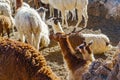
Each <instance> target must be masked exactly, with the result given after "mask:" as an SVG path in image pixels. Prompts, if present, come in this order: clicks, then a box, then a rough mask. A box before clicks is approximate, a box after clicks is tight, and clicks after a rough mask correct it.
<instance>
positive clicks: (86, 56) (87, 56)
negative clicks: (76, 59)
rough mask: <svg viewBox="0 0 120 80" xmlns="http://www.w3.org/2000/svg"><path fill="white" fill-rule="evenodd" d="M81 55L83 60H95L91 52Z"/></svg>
mask: <svg viewBox="0 0 120 80" xmlns="http://www.w3.org/2000/svg"><path fill="white" fill-rule="evenodd" d="M82 56H83V59H84V60H88V61H94V60H95V58H94V55H93V53H91V54H89V55H88V54H84V55H83V54H82Z"/></svg>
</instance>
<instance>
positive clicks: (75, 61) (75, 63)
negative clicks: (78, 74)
mask: <svg viewBox="0 0 120 80" xmlns="http://www.w3.org/2000/svg"><path fill="white" fill-rule="evenodd" d="M59 44H60V47H61V49H62V55H63V57H64V60H65V61H66V64H67V67H68V68H69V70H71V71H75V70H76V69H78V68H80V67H82V66H84V65H85V64H86V61H85V60H83V59H79V58H77V57H76V56H75V55H73V54H72V52H71V49H70V48H69V45H68V42H67V40H66V39H61V40H60V41H59Z"/></svg>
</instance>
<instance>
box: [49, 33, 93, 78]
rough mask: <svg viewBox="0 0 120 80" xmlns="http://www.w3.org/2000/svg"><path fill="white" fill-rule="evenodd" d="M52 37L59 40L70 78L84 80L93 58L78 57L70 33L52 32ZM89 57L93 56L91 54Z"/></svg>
mask: <svg viewBox="0 0 120 80" xmlns="http://www.w3.org/2000/svg"><path fill="white" fill-rule="evenodd" d="M51 38H52V39H53V40H55V41H58V42H59V45H60V47H61V50H62V55H63V59H64V61H65V64H66V66H67V69H68V78H69V79H68V80H82V74H83V73H84V72H86V71H87V70H88V68H89V65H90V64H91V60H88V59H81V58H77V56H76V55H75V54H74V53H72V50H71V48H72V47H71V45H70V43H69V39H68V35H65V34H64V33H56V34H51ZM82 42H83V41H81V44H82ZM83 55H84V54H83ZM89 57H93V56H91V55H90V56H89ZM86 58H87V57H86ZM90 59H92V58H90Z"/></svg>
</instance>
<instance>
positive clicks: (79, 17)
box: [75, 9, 82, 28]
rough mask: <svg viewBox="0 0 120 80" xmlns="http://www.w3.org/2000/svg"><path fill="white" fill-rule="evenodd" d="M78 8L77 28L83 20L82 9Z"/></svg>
mask: <svg viewBox="0 0 120 80" xmlns="http://www.w3.org/2000/svg"><path fill="white" fill-rule="evenodd" d="M77 10H78V11H77V14H78V22H77V24H76V26H75V28H77V27H78V25H79V24H80V22H81V20H82V11H81V10H79V9H77Z"/></svg>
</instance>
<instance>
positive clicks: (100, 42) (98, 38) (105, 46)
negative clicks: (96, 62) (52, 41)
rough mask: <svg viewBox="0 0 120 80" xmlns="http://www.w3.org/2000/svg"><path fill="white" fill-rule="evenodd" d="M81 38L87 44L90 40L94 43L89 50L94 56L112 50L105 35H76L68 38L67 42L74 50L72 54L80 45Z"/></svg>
mask: <svg viewBox="0 0 120 80" xmlns="http://www.w3.org/2000/svg"><path fill="white" fill-rule="evenodd" d="M81 36H82V37H84V38H85V41H86V42H87V43H88V42H89V41H91V40H93V41H94V43H93V45H91V49H92V50H93V53H94V54H102V53H104V52H106V51H108V50H110V49H111V48H112V45H111V44H110V40H109V38H108V37H107V36H106V35H105V34H84V33H78V34H72V35H71V36H69V40H70V43H71V45H72V47H73V49H74V50H73V51H74V53H75V52H76V51H75V48H76V47H77V46H78V45H79V44H80V43H81V42H79V41H80V40H81Z"/></svg>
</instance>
